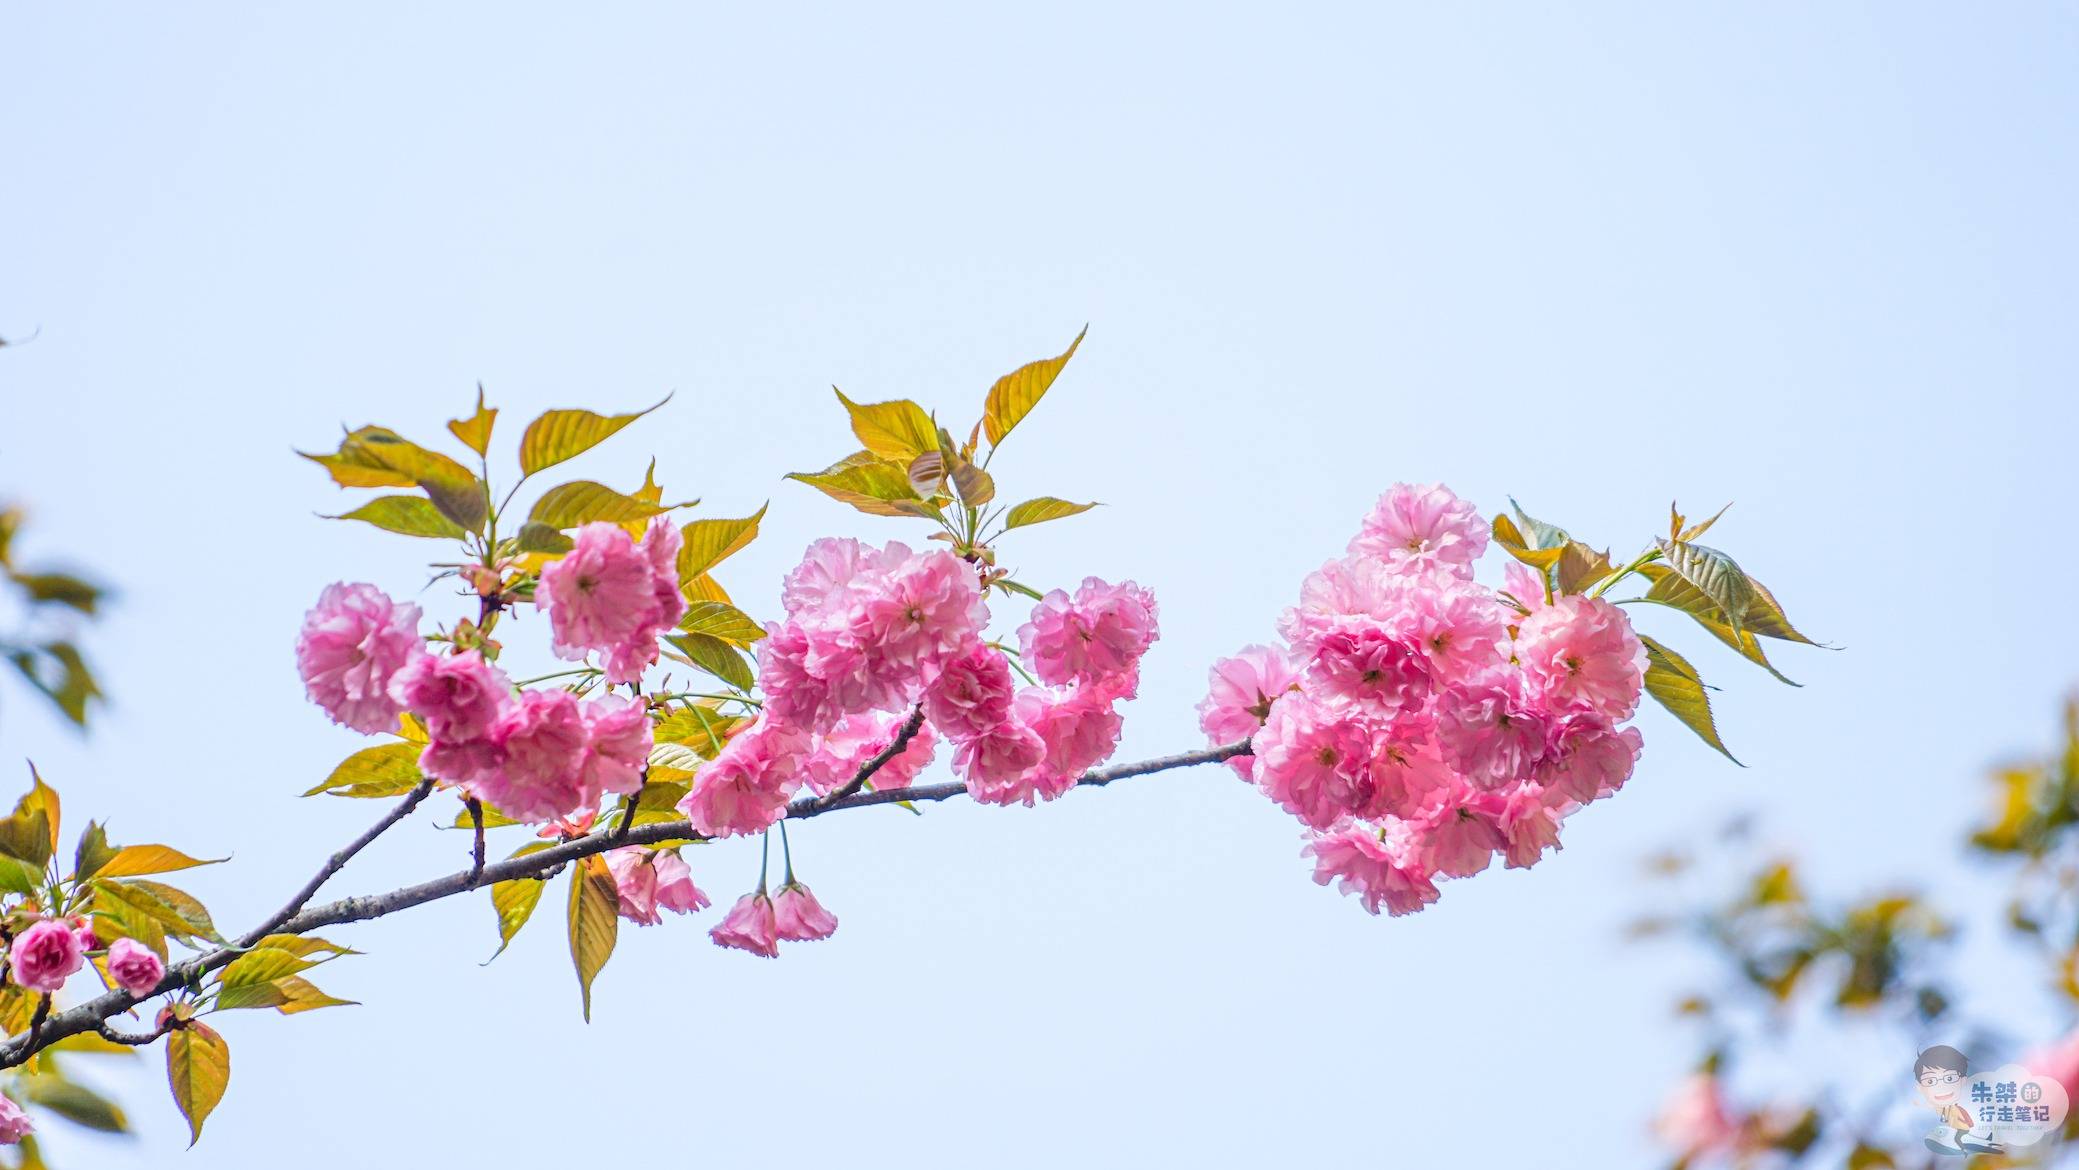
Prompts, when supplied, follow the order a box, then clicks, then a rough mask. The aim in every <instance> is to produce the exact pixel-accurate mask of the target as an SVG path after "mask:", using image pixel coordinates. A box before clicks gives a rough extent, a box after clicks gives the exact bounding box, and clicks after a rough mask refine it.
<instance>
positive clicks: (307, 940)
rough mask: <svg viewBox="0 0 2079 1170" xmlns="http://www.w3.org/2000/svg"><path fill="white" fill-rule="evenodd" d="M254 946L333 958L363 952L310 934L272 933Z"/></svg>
mask: <svg viewBox="0 0 2079 1170" xmlns="http://www.w3.org/2000/svg"><path fill="white" fill-rule="evenodd" d="M253 946H254V948H255V949H259V948H262V947H265V948H268V949H271V950H277V951H287V952H289V953H290V954H292V955H305V956H308V955H324V956H327V957H331V958H337V957H339V956H341V955H358V954H360V953H361V952H359V951H357V950H355V949H354V948H352V947H343V946H340V945H339V944H338V943H335V942H326V941H325V940H324V939H321V938H318V937H316V936H314V935H308V934H270V935H268V936H267V937H266V938H263V939H261V940H260V941H259V942H257V943H255V944H253Z"/></svg>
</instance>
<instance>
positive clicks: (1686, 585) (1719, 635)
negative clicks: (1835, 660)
mask: <svg viewBox="0 0 2079 1170" xmlns="http://www.w3.org/2000/svg"><path fill="white" fill-rule="evenodd" d="M1639 572H1641V573H1642V574H1644V575H1645V576H1646V577H1647V578H1649V579H1650V580H1652V582H1653V585H1652V587H1650V588H1648V589H1647V590H1646V593H1645V595H1644V596H1643V597H1642V598H1640V600H1642V601H1649V602H1652V603H1653V604H1655V605H1665V606H1667V607H1669V608H1671V609H1679V610H1681V611H1682V612H1683V613H1686V614H1688V615H1689V617H1690V619H1691V620H1692V621H1694V622H1696V624H1697V625H1700V626H1702V627H1703V628H1704V629H1706V630H1708V631H1710V634H1711V636H1712V637H1714V638H1716V639H1718V640H1719V641H1721V642H1723V643H1725V644H1726V645H1728V646H1730V647H1732V648H1733V650H1734V651H1735V652H1737V653H1738V654H1739V655H1740V656H1741V657H1742V658H1745V659H1746V660H1747V661H1749V662H1752V663H1754V664H1755V665H1756V666H1759V667H1761V668H1762V669H1763V670H1766V671H1768V672H1769V673H1770V674H1772V675H1774V676H1775V677H1776V680H1777V681H1779V682H1782V683H1786V684H1788V685H1790V686H1797V685H1798V684H1797V683H1796V682H1795V681H1793V680H1792V679H1790V678H1789V677H1788V676H1786V675H1785V674H1784V673H1783V672H1782V671H1780V670H1777V669H1776V666H1775V664H1774V663H1772V662H1770V661H1769V656H1768V654H1767V653H1766V652H1764V651H1763V650H1762V648H1761V641H1760V639H1758V638H1756V637H1755V634H1756V633H1758V632H1760V631H1761V630H1762V629H1789V626H1790V623H1789V622H1787V621H1784V620H1783V619H1782V616H1781V614H1782V611H1781V610H1780V609H1777V608H1775V599H1774V598H1770V599H1769V600H1768V601H1767V602H1763V601H1761V600H1760V597H1759V595H1755V596H1753V598H1752V600H1751V601H1750V604H1749V607H1748V610H1747V614H1748V618H1749V620H1748V621H1746V622H1743V623H1742V624H1741V626H1740V628H1739V629H1737V630H1735V629H1734V628H1733V627H1732V626H1731V625H1729V624H1727V623H1726V621H1725V620H1724V618H1725V614H1724V611H1723V610H1721V609H1720V608H1719V605H1718V602H1717V601H1715V600H1713V599H1712V598H1710V597H1709V596H1707V595H1706V594H1705V593H1704V592H1703V591H1702V590H1701V589H1698V588H1697V587H1696V586H1695V585H1694V584H1693V583H1691V582H1690V581H1688V580H1687V579H1685V578H1683V577H1682V576H1680V575H1679V574H1677V573H1676V572H1675V571H1674V570H1672V569H1670V568H1669V567H1667V566H1666V565H1646V566H1644V567H1643V568H1641V569H1640V570H1639ZM1747 583H1748V585H1750V586H1752V585H1754V584H1755V582H1754V581H1753V579H1752V578H1749V579H1748V582H1747ZM1757 616H1758V617H1759V622H1758V623H1757V622H1756V621H1755V620H1754V619H1755V618H1756V617H1757ZM1790 632H1791V633H1793V634H1796V633H1797V631H1796V630H1794V629H1793V630H1790ZM1790 640H1793V641H1800V642H1803V641H1807V639H1806V638H1805V636H1804V635H1802V634H1798V635H1797V637H1796V638H1795V639H1790Z"/></svg>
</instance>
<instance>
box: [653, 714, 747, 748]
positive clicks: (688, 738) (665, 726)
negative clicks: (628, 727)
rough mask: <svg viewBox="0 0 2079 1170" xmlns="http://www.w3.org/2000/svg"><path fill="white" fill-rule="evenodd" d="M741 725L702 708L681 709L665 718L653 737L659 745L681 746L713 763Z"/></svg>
mask: <svg viewBox="0 0 2079 1170" xmlns="http://www.w3.org/2000/svg"><path fill="white" fill-rule="evenodd" d="M742 722H744V720H742V719H740V718H738V717H736V716H734V715H724V714H722V713H720V712H719V711H715V710H712V709H710V708H708V707H704V706H698V705H696V706H692V707H681V708H679V709H678V710H676V711H673V712H672V713H671V714H669V715H667V716H665V717H664V721H663V722H662V723H659V724H658V725H657V729H656V731H655V732H654V733H653V734H654V736H655V739H656V742H658V743H682V744H685V745H687V746H689V747H691V748H692V749H693V750H694V751H696V752H699V753H700V754H701V755H702V756H705V757H706V758H708V759H710V760H712V759H714V758H715V756H716V755H717V754H718V753H719V752H721V750H722V745H724V744H725V743H727V742H729V733H730V732H731V731H733V730H735V728H736V726H737V725H738V724H739V723H742Z"/></svg>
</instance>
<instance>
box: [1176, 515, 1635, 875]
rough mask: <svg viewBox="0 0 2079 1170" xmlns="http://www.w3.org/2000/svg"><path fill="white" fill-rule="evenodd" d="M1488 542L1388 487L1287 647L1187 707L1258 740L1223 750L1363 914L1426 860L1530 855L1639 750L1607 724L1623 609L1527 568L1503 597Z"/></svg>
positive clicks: (1615, 704) (1254, 656)
mask: <svg viewBox="0 0 2079 1170" xmlns="http://www.w3.org/2000/svg"><path fill="white" fill-rule="evenodd" d="M1486 543H1487V527H1486V525H1485V523H1484V522H1482V520H1481V519H1480V516H1479V513H1478V512H1477V511H1476V510H1474V509H1473V507H1472V506H1471V505H1470V504H1467V503H1465V502H1464V501H1462V500H1460V499H1459V498H1458V497H1456V496H1454V495H1452V494H1451V492H1450V491H1449V490H1448V489H1446V488H1443V487H1441V486H1435V485H1432V486H1426V487H1418V486H1410V485H1406V484H1402V485H1397V486H1395V487H1394V488H1393V489H1392V490H1391V491H1389V492H1388V493H1387V494H1386V495H1385V496H1384V497H1383V498H1382V499H1381V500H1380V501H1379V504H1378V506H1377V507H1376V508H1375V509H1373V511H1372V513H1371V514H1370V515H1369V516H1367V517H1366V519H1365V522H1364V526H1363V530H1362V531H1361V532H1359V534H1358V535H1357V537H1356V538H1355V539H1353V540H1352V541H1351V542H1350V549H1349V552H1348V555H1346V556H1345V557H1343V558H1342V559H1340V560H1335V561H1330V562H1328V563H1327V564H1325V565H1323V566H1322V567H1321V569H1320V570H1319V571H1317V572H1315V573H1313V574H1311V575H1310V576H1308V578H1307V579H1306V581H1305V583H1304V584H1303V585H1302V587H1301V590H1300V598H1299V604H1298V605H1297V606H1295V607H1294V608H1292V609H1290V610H1288V611H1286V613H1285V614H1284V616H1283V618H1282V619H1281V621H1280V623H1279V632H1280V633H1281V634H1283V635H1284V639H1285V645H1283V646H1279V647H1263V646H1251V647H1248V648H1246V649H1244V650H1243V651H1242V652H1241V653H1240V654H1238V655H1236V656H1235V657H1233V658H1228V659H1223V660H1222V661H1220V662H1219V663H1217V664H1215V665H1214V667H1213V670H1212V688H1211V692H1210V694H1208V696H1207V697H1206V699H1205V700H1204V702H1202V703H1201V704H1200V705H1199V716H1200V726H1201V727H1203V728H1204V729H1205V731H1206V733H1207V735H1208V736H1209V737H1210V738H1211V739H1212V741H1213V742H1214V743H1215V744H1225V743H1233V742H1236V741H1238V740H1241V739H1250V740H1252V741H1253V745H1254V754H1253V757H1239V758H1237V759H1236V760H1235V761H1234V764H1235V767H1236V769H1237V770H1238V771H1240V772H1241V773H1242V774H1243V775H1244V776H1245V777H1247V778H1249V779H1251V780H1253V781H1254V782H1255V784H1256V786H1257V787H1258V788H1259V789H1261V790H1262V792H1263V793H1264V794H1265V795H1266V796H1268V797H1270V798H1271V799H1272V800H1273V801H1275V802H1277V804H1278V805H1279V806H1280V807H1282V808H1284V809H1285V810H1286V811H1287V812H1289V813H1291V814H1292V815H1293V816H1295V817H1297V818H1299V820H1300V821H1301V822H1303V823H1304V824H1305V825H1306V827H1307V845H1306V852H1307V853H1309V854H1311V855H1312V856H1313V858H1314V863H1315V868H1314V880H1315V881H1317V882H1319V883H1321V884H1323V885H1327V884H1328V883H1330V882H1336V883H1338V885H1339V887H1340V888H1341V889H1342V890H1343V892H1345V893H1351V894H1356V895H1357V896H1358V897H1359V898H1360V899H1361V900H1362V901H1363V904H1364V907H1365V909H1366V910H1368V911H1370V912H1371V913H1373V914H1376V913H1378V912H1379V910H1380V908H1381V907H1382V906H1383V907H1384V908H1385V909H1386V910H1387V911H1388V912H1389V913H1392V914H1408V913H1412V912H1414V911H1416V910H1420V909H1421V908H1422V907H1424V906H1426V905H1428V904H1429V903H1431V902H1434V901H1435V900H1436V899H1437V887H1436V881H1437V879H1438V878H1450V877H1470V876H1472V875H1473V874H1476V873H1479V872H1480V871H1481V870H1484V869H1486V868H1487V867H1488V865H1489V864H1491V863H1492V861H1493V859H1494V857H1495V856H1496V855H1497V854H1499V855H1500V856H1501V857H1502V858H1503V861H1504V864H1505V865H1507V866H1510V867H1514V868H1525V867H1528V866H1530V865H1533V864H1535V863H1536V862H1537V860H1538V859H1539V858H1540V857H1541V856H1543V855H1544V853H1545V852H1546V851H1547V850H1548V849H1556V848H1558V847H1559V829H1560V824H1561V822H1562V821H1564V820H1565V818H1566V817H1567V816H1568V815H1569V814H1571V813H1572V812H1573V811H1574V810H1575V809H1578V808H1579V807H1581V806H1582V805H1585V804H1587V803H1589V802H1591V801H1594V800H1597V799H1599V798H1601V797H1605V796H1608V795H1610V794H1612V793H1614V792H1615V791H1617V789H1618V788H1619V787H1620V786H1622V785H1623V783H1624V782H1625V780H1626V779H1628V778H1629V777H1630V775H1631V771H1632V766H1633V764H1634V762H1635V761H1636V760H1637V757H1638V753H1639V749H1640V746H1641V741H1640V737H1639V733H1638V732H1637V731H1636V730H1633V729H1630V728H1620V727H1619V726H1618V725H1619V724H1621V723H1622V722H1624V721H1625V720H1627V719H1629V718H1630V717H1631V715H1632V713H1633V712H1634V711H1635V710H1636V709H1637V707H1638V702H1639V696H1640V692H1641V688H1642V685H1643V682H1644V672H1645V650H1644V647H1643V646H1642V644H1641V643H1640V642H1639V640H1638V638H1637V637H1636V636H1635V635H1634V634H1633V633H1632V630H1631V624H1630V622H1629V621H1628V620H1627V619H1626V618H1625V616H1624V614H1623V612H1622V611H1621V610H1619V609H1618V608H1617V607H1616V606H1614V605H1611V604H1610V603H1609V602H1606V601H1603V600H1600V599H1596V598H1588V597H1581V596H1560V597H1556V598H1550V599H1548V597H1547V592H1546V589H1545V586H1544V583H1543V582H1542V581H1540V580H1539V579H1538V578H1537V576H1536V574H1534V573H1523V574H1512V575H1511V579H1510V586H1511V590H1510V593H1509V594H1507V595H1504V594H1502V593H1498V592H1496V591H1494V590H1492V589H1489V588H1487V587H1485V586H1482V585H1480V584H1479V583H1477V582H1476V581H1474V580H1473V562H1474V560H1475V559H1476V558H1477V557H1478V556H1479V554H1480V552H1481V551H1482V550H1483V549H1484V548H1485V547H1486ZM1525 594H1529V596H1528V597H1526V596H1524V595H1525ZM1512 598H1514V599H1516V600H1515V601H1512Z"/></svg>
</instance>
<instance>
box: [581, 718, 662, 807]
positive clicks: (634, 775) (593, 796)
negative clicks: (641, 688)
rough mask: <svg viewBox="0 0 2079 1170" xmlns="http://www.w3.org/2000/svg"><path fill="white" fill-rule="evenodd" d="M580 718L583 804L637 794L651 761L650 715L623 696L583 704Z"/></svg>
mask: <svg viewBox="0 0 2079 1170" xmlns="http://www.w3.org/2000/svg"><path fill="white" fill-rule="evenodd" d="M583 715H584V718H585V733H586V746H585V758H584V762H583V763H582V764H581V765H580V780H581V782H582V783H583V784H584V786H585V793H586V803H588V804H591V803H596V802H597V801H598V800H599V797H600V796H601V795H602V794H604V793H609V792H611V793H615V794H618V795H626V794H628V793H631V792H636V791H639V790H640V789H641V788H642V773H643V768H644V767H645V766H646V765H648V763H649V761H650V744H651V740H652V728H651V726H650V716H649V712H648V711H647V710H646V709H645V708H644V707H643V705H642V703H640V702H638V701H637V700H635V699H633V698H630V697H628V696H626V695H600V696H599V697H597V698H594V699H588V700H586V701H585V704H584V708H583Z"/></svg>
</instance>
